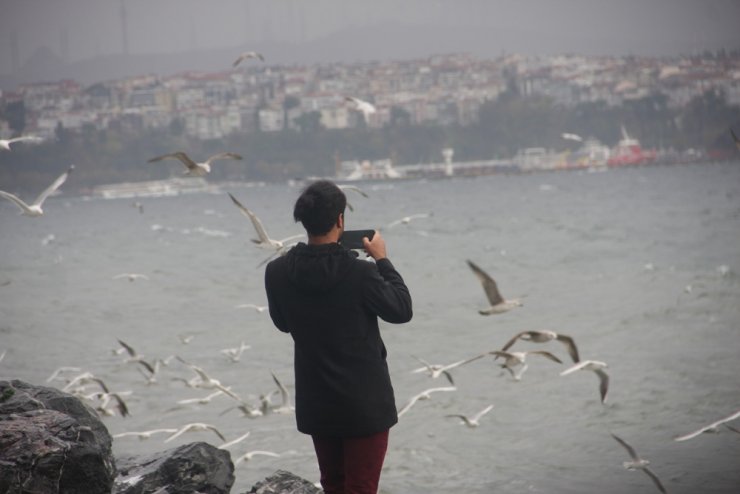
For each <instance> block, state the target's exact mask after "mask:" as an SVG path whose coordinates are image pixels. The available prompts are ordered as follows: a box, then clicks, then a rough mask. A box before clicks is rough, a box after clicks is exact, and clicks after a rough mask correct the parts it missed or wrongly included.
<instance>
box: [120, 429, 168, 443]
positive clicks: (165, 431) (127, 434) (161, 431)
mask: <svg viewBox="0 0 740 494" xmlns="http://www.w3.org/2000/svg"><path fill="white" fill-rule="evenodd" d="M173 432H177V429H153V430H150V431H141V432H121V433H120V434H113V436H112V437H113V439H118V438H121V437H137V438H139V440H140V441H144V440H146V439H150V438H151V437H152V436H153V435H154V434H172V433H173Z"/></svg>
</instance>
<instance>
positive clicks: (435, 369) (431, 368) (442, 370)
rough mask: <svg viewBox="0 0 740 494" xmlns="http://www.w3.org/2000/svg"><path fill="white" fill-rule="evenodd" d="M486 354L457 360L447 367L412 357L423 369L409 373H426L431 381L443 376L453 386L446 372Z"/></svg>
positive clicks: (450, 375) (450, 377)
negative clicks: (422, 365)
mask: <svg viewBox="0 0 740 494" xmlns="http://www.w3.org/2000/svg"><path fill="white" fill-rule="evenodd" d="M485 355H486V354H485V353H484V354H481V355H476V356H475V357H472V358H468V359H465V360H458V361H457V362H453V363H451V364H447V365H441V364H430V363H429V362H427V361H426V360H424V359H421V358H419V357H416V356H414V355H412V357H414V358H415V359H416V360H418V361H419V362H421V363H422V364H424V367H419V368H418V369H414V370H412V371H411V373H412V374H417V373H419V372H427V374H429V376H430V377H431V378H432V379H437V378H438V377H439V376H440V375H442V374H444V376H445V377H446V378H447V380H448V381H449V382H450V384H451V385H453V386H454V385H455V382H454V381H453V379H452V374H450V373H449V372H448V371H450V370H452V369H454V368H456V367H460V366H461V365H465V364H468V363H470V362H473V361H474V360H478V359H479V358H481V357H484V356H485Z"/></svg>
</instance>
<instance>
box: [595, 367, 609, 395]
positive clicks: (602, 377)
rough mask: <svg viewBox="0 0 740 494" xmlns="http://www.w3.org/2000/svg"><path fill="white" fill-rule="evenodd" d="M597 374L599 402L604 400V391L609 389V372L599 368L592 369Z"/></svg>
mask: <svg viewBox="0 0 740 494" xmlns="http://www.w3.org/2000/svg"><path fill="white" fill-rule="evenodd" d="M594 372H595V373H596V375H597V376H599V393H601V403H604V402H605V401H606V393H607V392H608V391H609V374H607V373H606V372H604V371H603V370H601V369H596V370H595V371H594Z"/></svg>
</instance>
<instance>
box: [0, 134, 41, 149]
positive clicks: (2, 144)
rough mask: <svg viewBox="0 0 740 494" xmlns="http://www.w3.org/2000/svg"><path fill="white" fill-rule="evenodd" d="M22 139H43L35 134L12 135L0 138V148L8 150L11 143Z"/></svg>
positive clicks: (33, 140)
mask: <svg viewBox="0 0 740 494" xmlns="http://www.w3.org/2000/svg"><path fill="white" fill-rule="evenodd" d="M22 141H32V142H39V141H43V139H42V138H40V137H37V136H20V137H13V138H12V139H0V149H5V150H6V151H10V145H11V144H13V143H15V142H22Z"/></svg>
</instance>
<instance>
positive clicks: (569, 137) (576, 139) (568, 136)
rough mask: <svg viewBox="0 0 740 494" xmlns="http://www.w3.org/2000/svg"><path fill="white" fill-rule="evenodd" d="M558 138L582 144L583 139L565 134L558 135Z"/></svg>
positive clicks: (575, 135)
mask: <svg viewBox="0 0 740 494" xmlns="http://www.w3.org/2000/svg"><path fill="white" fill-rule="evenodd" d="M560 137H562V138H563V139H566V140H569V141H576V142H583V137H581V136H579V135H578V134H569V133H567V132H564V133H562V134H560Z"/></svg>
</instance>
